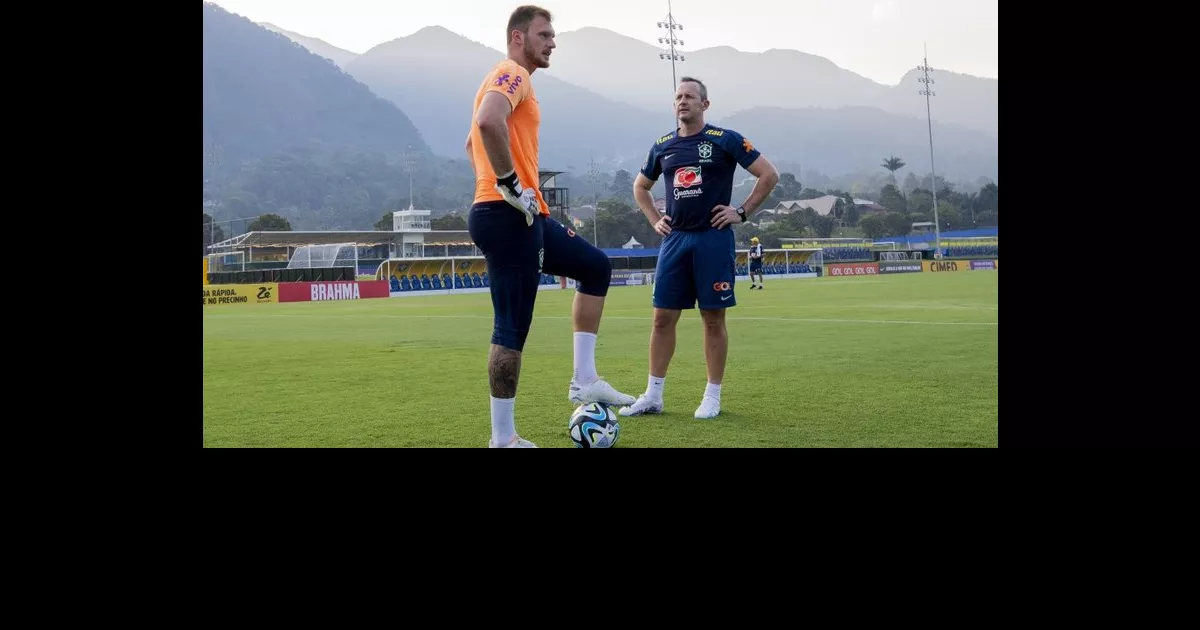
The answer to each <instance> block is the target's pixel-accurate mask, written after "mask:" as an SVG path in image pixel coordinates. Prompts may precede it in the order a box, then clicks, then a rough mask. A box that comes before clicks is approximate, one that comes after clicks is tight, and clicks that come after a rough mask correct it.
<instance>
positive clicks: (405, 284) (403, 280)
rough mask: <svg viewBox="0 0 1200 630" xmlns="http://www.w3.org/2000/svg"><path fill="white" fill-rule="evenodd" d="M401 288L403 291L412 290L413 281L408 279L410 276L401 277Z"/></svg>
mask: <svg viewBox="0 0 1200 630" xmlns="http://www.w3.org/2000/svg"><path fill="white" fill-rule="evenodd" d="M400 290H401V291H412V283H411V282H409V281H408V276H405V277H403V278H401V279H400Z"/></svg>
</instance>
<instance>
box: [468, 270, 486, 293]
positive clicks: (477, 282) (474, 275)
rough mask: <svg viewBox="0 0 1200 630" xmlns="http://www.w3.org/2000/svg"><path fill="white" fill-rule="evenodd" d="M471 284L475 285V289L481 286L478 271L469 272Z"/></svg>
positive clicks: (481, 281)
mask: <svg viewBox="0 0 1200 630" xmlns="http://www.w3.org/2000/svg"><path fill="white" fill-rule="evenodd" d="M471 286H473V287H475V288H476V289H479V288H481V287H483V280H482V279H481V278H480V277H479V272H478V271H472V272H471Z"/></svg>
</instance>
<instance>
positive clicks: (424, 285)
mask: <svg viewBox="0 0 1200 630" xmlns="http://www.w3.org/2000/svg"><path fill="white" fill-rule="evenodd" d="M432 288H433V284H432V283H430V282H429V276H427V275H425V274H421V289H422V290H424V291H428V290H430V289H432Z"/></svg>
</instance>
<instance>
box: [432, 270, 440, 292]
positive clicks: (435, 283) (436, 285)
mask: <svg viewBox="0 0 1200 630" xmlns="http://www.w3.org/2000/svg"><path fill="white" fill-rule="evenodd" d="M429 283H430V284H432V285H433V288H434V289H439V290H440V289H441V288H442V278H441V276H438V275H437V274H436V273H435V274H433V277H432V278H430V279H429Z"/></svg>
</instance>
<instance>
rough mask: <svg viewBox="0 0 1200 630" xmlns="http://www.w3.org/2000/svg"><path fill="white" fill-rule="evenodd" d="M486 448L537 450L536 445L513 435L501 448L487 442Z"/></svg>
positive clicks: (489, 441)
mask: <svg viewBox="0 0 1200 630" xmlns="http://www.w3.org/2000/svg"><path fill="white" fill-rule="evenodd" d="M488 448H537V444H534V443H533V442H530V441H529V440H526V439H525V438H523V437H521V436H519V435H514V436H513V439H512V440H511V441H510V442H509V443H508V444H505V445H503V446H496V443H495V442H493V441H491V440H488Z"/></svg>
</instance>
